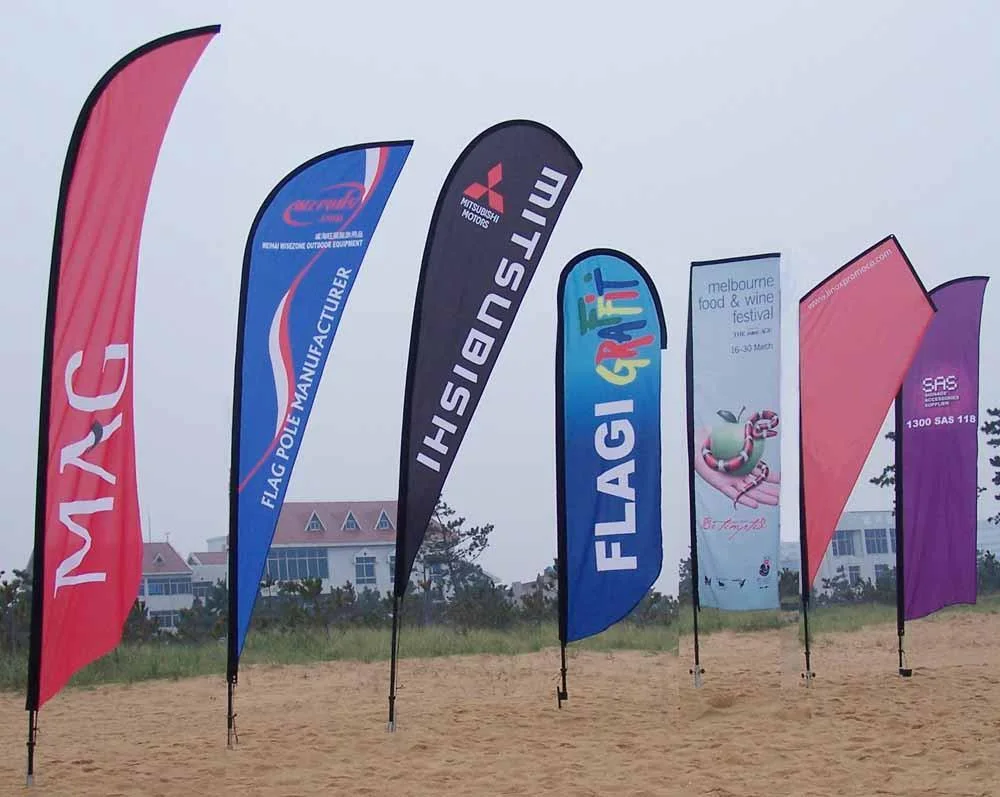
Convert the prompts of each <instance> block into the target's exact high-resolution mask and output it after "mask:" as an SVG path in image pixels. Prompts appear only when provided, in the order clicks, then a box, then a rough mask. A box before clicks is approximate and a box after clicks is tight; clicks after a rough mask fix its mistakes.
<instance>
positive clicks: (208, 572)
mask: <svg viewBox="0 0 1000 797" xmlns="http://www.w3.org/2000/svg"><path fill="white" fill-rule="evenodd" d="M187 563H188V566H189V567H190V568H191V574H192V582H191V584H192V588H193V590H194V596H195V597H196V598H201V599H202V600H205V598H207V597H208V593H209V592H210V591H211V589H212V587H214V586H215V585H216V584H217V583H218V582H220V581H221V582H222V583H223V584H225V583H226V573H228V572H229V554H228V553H226V551H201V552H199V553H193V554H191V555H190V556H188V558H187Z"/></svg>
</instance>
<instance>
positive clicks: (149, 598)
mask: <svg viewBox="0 0 1000 797" xmlns="http://www.w3.org/2000/svg"><path fill="white" fill-rule="evenodd" d="M193 575H194V573H193V571H192V570H191V568H190V566H188V564H187V563H186V562H185V561H184V560H183V559H182V558H181V555H180V554H179V553H177V551H175V550H174V547H173V546H172V545H171V544H170V543H169V542H144V543H143V544H142V580H141V581H140V582H139V600H140V601H142V602H143V603H144V604H145V605H146V612H147V613H148V615H149V617H150V619H152V620H155V621H156V622H157V623H159V625H160V628H164V629H174V628H176V627H177V621H178V620H179V619H180V610H181V609H190V608H191V604H192V603H194V589H193V583H192V582H193Z"/></svg>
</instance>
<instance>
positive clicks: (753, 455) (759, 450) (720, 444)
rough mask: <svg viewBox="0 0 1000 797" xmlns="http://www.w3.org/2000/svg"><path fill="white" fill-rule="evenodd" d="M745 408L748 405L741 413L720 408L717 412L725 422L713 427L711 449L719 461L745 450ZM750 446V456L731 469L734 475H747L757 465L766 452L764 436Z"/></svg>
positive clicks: (751, 442) (753, 441) (752, 441)
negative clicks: (742, 419)
mask: <svg viewBox="0 0 1000 797" xmlns="http://www.w3.org/2000/svg"><path fill="white" fill-rule="evenodd" d="M745 409H746V407H743V408H742V409H741V410H740V414H739V415H733V414H732V413H731V412H730V411H729V410H719V411H718V412H717V413H716V414H717V415H718V416H719V417H720V418H722V420H723V423H718V424H716V425H715V426H713V427H712V448H711V451H712V456H714V457H715V458H716V459H718V460H719V461H722V460H727V459H732V458H733V457H736V456H739V454H740V452H741V451H742V450H743V444H744V442H745V436H744V431H745V429H746V424H745V423H740V418H741V417H742V416H743V411H744V410H745ZM750 446H751V448H750V458H749V459H748V460H747V461H746V462H744V463H743V464H742V465H740V466H739V467H738V468H734V469H733V470H731V471H729V473H730V474H732V475H733V476H746V475H747V474H748V473H750V471H752V470H753V469H754V468H755V467H756V465H757V463H758V462H759V461H760V458H761V456H762V455H763V454H764V439H763V438H761V439H759V440H751V441H750Z"/></svg>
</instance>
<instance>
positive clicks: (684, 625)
mask: <svg viewBox="0 0 1000 797" xmlns="http://www.w3.org/2000/svg"><path fill="white" fill-rule="evenodd" d="M794 618H795V615H794V614H792V615H791V617H789V614H788V612H782V611H779V610H777V609H774V610H772V611H756V612H724V611H722V610H721V609H709V608H703V609H702V610H701V611H700V612H698V635H699V636H703V635H706V634H711V633H714V632H716V631H735V632H736V633H750V632H752V631H770V630H773V629H775V628H784V627H785V626H786V625H788V623H789V622H794ZM679 630H680V633H682V634H693V633H694V619H693V617H692V615H691V607H690V606H685V607H682V609H681V616H680V629H679Z"/></svg>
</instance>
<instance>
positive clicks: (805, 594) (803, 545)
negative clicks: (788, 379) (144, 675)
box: [799, 359, 816, 687]
mask: <svg viewBox="0 0 1000 797" xmlns="http://www.w3.org/2000/svg"><path fill="white" fill-rule="evenodd" d="M799 362H800V365H799V558H800V560H801V563H800V565H799V579H800V581H801V587H802V631H803V636H804V638H805V657H806V668H805V671H804V672H803V673H802V678H803V679H804V680H805V684H806V686H807V687H808V686H809V685H810V684H811V682H812V680H813V678H814V677H815V676H816V674H815V673H814V672H813V671H812V662H811V660H810V650H809V593H810V587H811V584H810V583H809V540H808V534H807V533H806V530H807V522H806V485H805V458H804V457H803V446H802V366H801V359H800V361H799Z"/></svg>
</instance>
